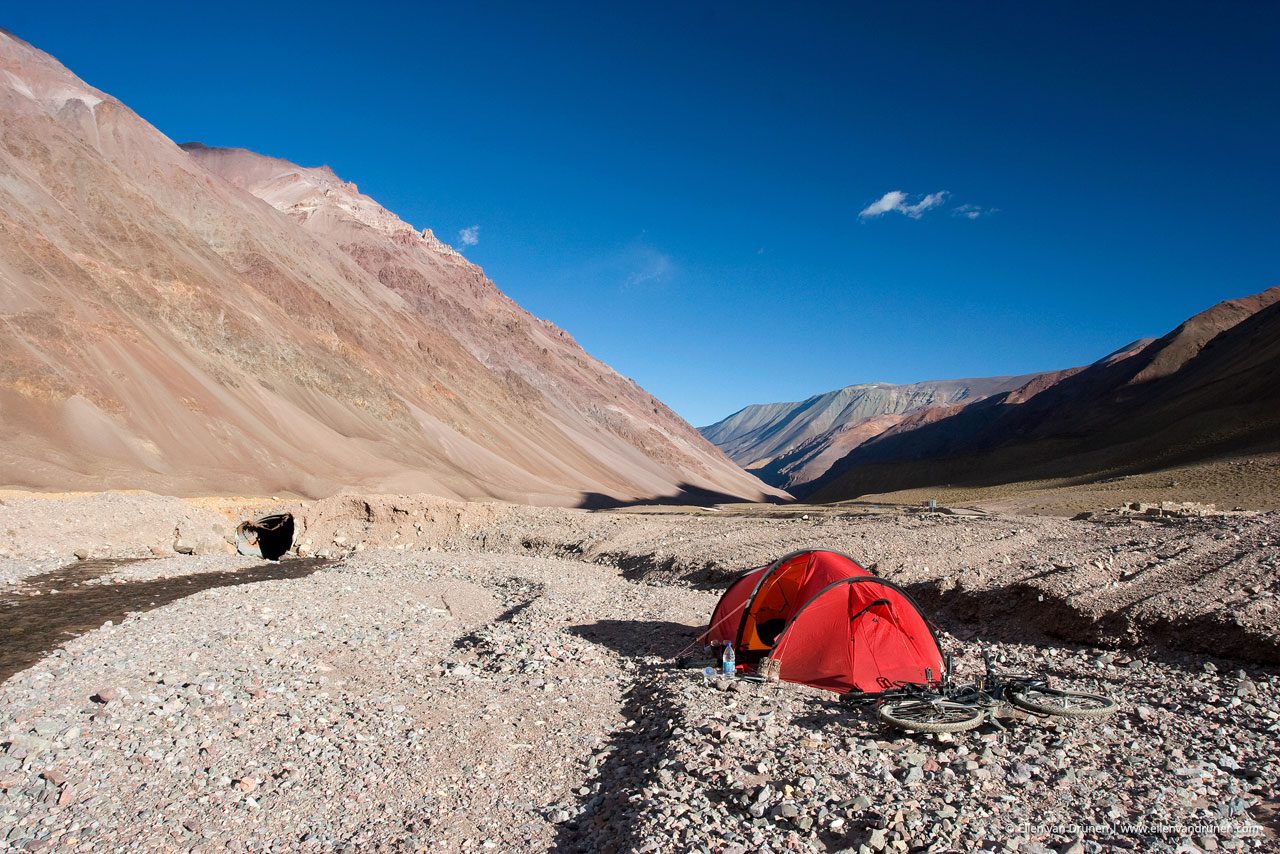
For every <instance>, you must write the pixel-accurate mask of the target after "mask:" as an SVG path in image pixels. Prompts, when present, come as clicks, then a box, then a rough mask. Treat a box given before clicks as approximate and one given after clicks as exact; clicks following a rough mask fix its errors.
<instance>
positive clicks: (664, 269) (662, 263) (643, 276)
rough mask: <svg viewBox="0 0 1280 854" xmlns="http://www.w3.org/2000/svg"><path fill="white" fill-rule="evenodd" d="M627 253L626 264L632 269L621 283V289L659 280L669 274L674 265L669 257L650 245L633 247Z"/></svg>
mask: <svg viewBox="0 0 1280 854" xmlns="http://www.w3.org/2000/svg"><path fill="white" fill-rule="evenodd" d="M628 255H629V256H630V257H629V259H628V261H627V266H629V267H631V268H632V269H631V271H630V272H629V273H628V274H627V277H626V279H625V280H624V281H623V283H622V287H623V289H626V288H634V287H636V286H638V285H644V284H647V283H649V282H661V281H662V280H663V279H665V278H666V277H667V276H668V275H670V273H671V271H672V268H673V267H674V265H673V264H672V263H671V258H670V257H668V256H667V255H666V254H665V253H663V252H659V251H658V250H656V249H654V248H652V247H650V246H638V247H634V248H633V249H632V250H631V251H630V252H628Z"/></svg>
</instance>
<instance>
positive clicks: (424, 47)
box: [0, 0, 1280, 425]
mask: <svg viewBox="0 0 1280 854" xmlns="http://www.w3.org/2000/svg"><path fill="white" fill-rule="evenodd" d="M41 6H43V8H41ZM605 6H609V7H612V8H607V9H606V8H603V7H605ZM107 8H109V9H110V13H109V14H107V13H106V12H104V10H105V9H107ZM3 18H4V19H3V20H2V21H0V25H3V26H5V27H7V28H9V29H11V30H13V31H14V32H15V33H17V34H18V35H20V36H22V37H24V38H26V39H28V40H29V41H31V42H33V43H34V44H35V45H36V46H38V47H40V48H42V49H44V50H47V51H49V52H50V53H53V54H54V55H55V56H57V57H58V58H59V59H60V60H62V61H63V62H64V63H65V64H67V65H68V66H69V67H70V68H71V69H72V70H73V71H75V72H76V73H77V74H79V75H80V76H81V77H83V78H84V79H85V80H87V81H88V82H90V83H91V84H93V85H95V86H97V87H98V88H101V89H104V90H106V91H108V92H110V93H111V94H113V95H115V96H116V97H118V98H120V99H121V100H123V101H124V102H125V103H127V104H129V105H130V106H131V107H133V108H134V109H135V110H137V111H138V112H139V113H140V114H141V115H142V116H143V117H145V118H146V119H148V120H149V121H151V122H152V123H153V124H155V125H156V126H157V127H159V128H160V130H162V131H163V132H165V133H166V134H168V135H169V136H170V137H172V138H173V139H175V140H177V141H187V140H199V141H202V142H205V143H208V144H212V145H237V146H244V147H246V148H251V149H254V150H257V151H261V152H263V153H268V154H273V155H277V156H281V157H285V158H288V159H290V160H294V161H297V162H300V163H303V164H307V165H315V164H320V163H327V164H329V165H331V166H332V167H333V168H334V169H335V170H336V171H337V172H338V174H340V175H342V176H343V177H344V178H347V179H348V180H352V181H355V182H356V183H357V184H359V186H360V188H361V189H362V190H363V191H364V192H366V193H368V194H370V195H371V196H373V197H374V198H375V199H377V200H378V201H380V202H382V203H383V204H385V205H386V206H387V207H389V208H391V209H392V210H394V211H395V212H396V213H398V214H400V215H401V216H402V217H404V218H405V219H407V220H408V221H410V222H411V223H413V224H415V225H418V226H429V227H431V228H432V229H434V230H435V231H436V232H437V234H439V235H440V236H441V237H442V238H443V239H445V240H448V241H450V242H452V243H454V244H455V245H457V246H459V248H461V249H463V250H464V251H465V252H466V254H467V255H468V257H470V258H471V259H473V260H474V261H476V262H477V263H479V264H481V265H482V266H483V267H484V269H485V271H486V272H487V273H488V274H489V276H490V277H491V278H492V279H494V281H495V282H497V284H498V285H499V286H500V287H501V288H503V289H504V290H505V291H506V292H507V293H509V294H510V295H511V296H512V297H514V298H515V299H516V300H518V301H519V302H520V303H522V304H523V305H524V306H525V307H526V308H528V309H529V310H530V311H532V312H534V313H535V314H537V315H539V316H542V317H546V318H549V319H550V320H552V321H554V322H556V323H558V324H559V325H561V326H563V327H564V328H566V329H567V330H568V331H569V332H570V333H572V334H573V335H574V336H575V337H576V338H577V339H578V340H579V341H580V342H581V343H582V344H583V346H585V347H586V348H587V349H588V350H589V351H590V352H591V353H592V354H594V355H595V356H597V357H599V358H601V359H603V360H604V361H606V362H608V363H609V364H611V365H613V366H614V367H615V368H616V369H617V370H619V371H620V372H621V373H623V374H626V375H627V376H630V377H633V378H635V379H636V380H637V381H638V382H640V383H641V384H642V385H644V386H645V387H646V388H648V389H649V390H650V391H652V392H653V393H655V394H656V395H658V396H659V397H660V398H662V399H663V400H664V401H666V402H667V403H668V404H670V405H671V406H672V407H673V408H674V409H676V410H677V411H678V412H679V413H681V414H682V415H684V416H685V417H686V418H688V419H689V420H690V421H692V422H693V423H695V424H698V425H702V424H706V423H709V422H711V421H714V420H716V419H718V418H720V417H723V416H724V415H727V414H729V413H730V412H732V411H734V410H736V409H738V408H740V407H742V406H744V405H746V404H748V403H753V402H764V401H772V400H795V399H801V398H804V397H806V396H808V395H810V394H814V393H818V392H822V391H826V390H829V389H831V388H835V387H838V386H842V385H847V384H850V383H854V382H865V381H871V380H883V381H888V382H911V381H916V380H922V379H936V378H950V377H962V376H983V375H992V374H1006V373H1007V374H1012V373H1023V372H1028V371H1035V370H1043V369H1051V368H1059V367H1065V366H1068V365H1073V364H1079V363H1083V362H1087V361H1091V360H1093V359H1095V358H1098V357H1100V356H1102V355H1104V354H1105V353H1107V352H1109V351H1111V350H1113V349H1115V348H1116V347H1118V346H1120V345H1122V344H1124V343H1126V342H1128V341H1130V340H1132V339H1134V338H1138V337H1141V336H1144V335H1153V334H1161V333H1163V332H1165V331H1167V330H1168V329H1169V328H1171V327H1173V326H1174V325H1176V324H1177V323H1178V322H1179V321H1181V320H1182V319H1183V318H1185V317H1186V316H1188V315H1190V314H1192V313H1194V312H1196V311H1198V310H1200V309H1203V308H1205V307H1207V306H1209V305H1211V304H1213V303H1215V302H1217V301H1219V300H1221V299H1225V298H1228V297H1232V296H1240V295H1244V294H1247V293H1252V292H1255V291H1259V290H1262V289H1264V288H1266V287H1269V286H1271V285H1275V284H1280V272H1278V268H1277V261H1278V260H1280V259H1278V257H1277V256H1278V255H1280V252H1278V251H1277V250H1278V248H1280V214H1278V213H1277V203H1278V201H1280V155H1278V154H1277V152H1280V144H1277V140H1278V139H1280V6H1278V5H1276V4H1272V3H1246V2H1241V3H1227V4H1203V3H1200V4H1192V3H1159V4H1154V3H1153V4H1145V5H1144V4H1113V3H1107V4H1103V3H1079V2H1071V3H1060V4H1058V3H1024V4H1012V3H1000V4H981V3H974V4H969V3H904V4H888V3H877V4H865V5H861V4H860V5H855V4H830V5H796V4H778V3H771V4H765V3H759V4H756V3H738V2H735V3H729V2H714V3H713V2H705V3H704V2H689V3H680V4H659V3H652V2H648V3H637V4H627V5H623V4H583V5H570V4H561V3H555V4H520V5H515V4H512V5H504V4H487V3H476V4H465V3H464V4H459V3H450V4H440V5H435V4H410V3H404V4H392V3H388V4H378V3H368V4H362V5H359V6H352V5H350V4H326V3H323V2H317V3H305V4H297V5H291V4H271V3H261V2H259V3H252V4H249V3H240V2H236V0H228V2H220V3H217V4H212V5H211V4H172V3H168V4H159V3H154V4H129V3H112V4H98V3H76V2H62V3H57V4H20V6H18V7H17V8H9V9H8V10H7V11H6V12H5V14H4V16H3ZM894 191H897V192H901V193H903V194H905V196H903V197H902V198H899V197H896V196H889V197H888V198H885V194H886V193H891V192H894ZM935 194H942V195H935ZM877 202H880V204H879V206H878V207H875V206H874V205H875V203H877ZM869 207H870V208H871V209H870V210H868V208H869ZM876 210H882V211H883V212H882V213H879V214H878V215H872V214H873V213H874V212H875V211H876ZM864 211H866V215H865V216H860V213H862V212H864ZM966 214H975V215H974V216H969V215H966ZM464 244H468V245H464Z"/></svg>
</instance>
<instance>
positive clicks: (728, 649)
mask: <svg viewBox="0 0 1280 854" xmlns="http://www.w3.org/2000/svg"><path fill="white" fill-rule="evenodd" d="M720 666H721V668H722V669H723V670H724V675H725V676H729V677H733V676H736V675H737V674H738V662H737V661H736V660H735V659H734V656H733V644H731V643H726V644H725V645H724V657H723V658H721V659H720Z"/></svg>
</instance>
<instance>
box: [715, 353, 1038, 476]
mask: <svg viewBox="0 0 1280 854" xmlns="http://www.w3.org/2000/svg"><path fill="white" fill-rule="evenodd" d="M1041 376H1044V375H1042V374H1027V375H1026V376H1020V377H983V378H979V379H963V380H931V381H926V382H919V383H912V384H910V385H894V384H892V383H861V384H858V385H851V386H845V387H844V388H838V389H836V390H834V391H829V392H825V393H823V394H817V395H814V396H813V397H810V398H807V399H805V400H802V401H799V402H796V403H757V404H752V405H751V406H747V407H744V408H743V409H740V410H738V411H737V412H735V413H733V414H732V415H730V416H728V417H727V418H724V419H722V420H720V421H717V422H716V423H715V424H712V425H710V426H707V427H701V428H699V431H700V432H701V433H702V435H704V436H706V437H707V438H708V439H710V440H711V441H712V442H714V443H715V444H716V445H717V446H718V447H719V448H721V449H722V450H723V451H724V452H725V453H726V454H728V455H729V458H730V459H732V460H733V461H734V462H736V463H738V464H739V465H741V466H742V467H743V468H745V469H747V470H748V471H750V472H752V473H753V474H755V475H757V476H758V477H760V479H761V480H763V481H765V482H766V483H771V484H773V485H774V486H777V487H779V488H781V489H793V488H797V487H801V486H802V485H803V484H805V483H808V482H809V481H812V480H814V479H815V478H817V477H819V476H821V475H822V474H823V473H824V472H826V470H827V469H828V468H830V466H831V464H832V463H834V462H836V461H837V460H839V459H840V458H841V457H843V456H845V455H846V454H848V453H849V452H850V451H851V450H852V449H853V448H855V447H857V446H858V445H860V444H862V443H863V442H865V441H867V440H868V439H871V438H873V437H875V436H878V435H880V433H882V432H884V431H885V430H888V429H890V428H892V427H894V426H895V425H897V424H898V423H899V422H901V421H902V420H903V419H906V418H909V417H912V415H913V414H919V413H924V412H930V411H933V410H935V409H938V408H946V407H951V406H955V405H959V404H961V403H969V402H973V401H975V400H981V399H982V398H985V397H988V396H990V395H992V394H998V393H1000V392H1005V391H1009V390H1010V389H1015V388H1019V387H1021V386H1023V385H1025V384H1026V383H1028V382H1030V381H1032V380H1033V379H1034V378H1038V377H1041Z"/></svg>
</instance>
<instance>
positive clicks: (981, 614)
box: [907, 580, 1280, 665]
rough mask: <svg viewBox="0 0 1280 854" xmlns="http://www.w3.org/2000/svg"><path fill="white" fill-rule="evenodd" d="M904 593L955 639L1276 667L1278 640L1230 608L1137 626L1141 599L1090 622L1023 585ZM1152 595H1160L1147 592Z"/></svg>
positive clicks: (932, 586) (915, 587)
mask: <svg viewBox="0 0 1280 854" xmlns="http://www.w3.org/2000/svg"><path fill="white" fill-rule="evenodd" d="M907 592H908V593H910V594H911V596H912V598H913V599H915V600H916V602H918V603H919V604H920V606H921V608H923V609H924V611H925V612H926V613H929V614H933V615H935V618H936V617H937V616H942V617H944V618H945V620H946V622H948V623H951V624H956V623H958V624H960V625H956V626H954V628H953V627H952V625H948V626H947V628H948V630H950V631H952V633H953V634H955V635H957V636H963V635H964V634H966V630H968V631H969V632H975V633H980V634H981V636H982V637H983V639H985V640H1001V641H1012V642H1014V643H1030V644H1045V643H1051V644H1059V643H1062V642H1064V641H1065V642H1067V643H1074V644H1084V645H1086V646H1091V647H1104V648H1108V649H1130V650H1132V649H1136V648H1138V647H1141V646H1144V645H1151V644H1156V645H1158V646H1160V647H1163V648H1165V649H1168V650H1170V651H1172V652H1174V653H1178V652H1182V653H1196V654H1205V655H1215V656H1219V657H1221V658H1235V659H1240V660H1242V661H1247V662H1253V663H1254V664H1255V665H1276V664H1280V641H1277V640H1276V638H1275V636H1274V635H1273V634H1265V633H1263V632H1260V631H1257V630H1251V629H1249V628H1248V627H1246V626H1243V625H1241V624H1240V623H1239V622H1238V621H1236V618H1235V615H1234V614H1233V613H1232V612H1231V611H1230V609H1221V610H1219V611H1215V612H1209V613H1205V614H1198V615H1196V616H1194V617H1190V618H1180V619H1177V620H1169V619H1156V620H1147V621H1145V622H1144V621H1143V619H1142V618H1141V617H1139V616H1135V614H1136V612H1137V611H1138V610H1139V608H1140V607H1141V606H1142V605H1143V604H1144V603H1145V601H1146V599H1142V600H1139V601H1137V602H1134V603H1131V604H1129V605H1126V606H1124V607H1122V608H1118V609H1116V610H1115V611H1112V612H1110V613H1107V614H1104V615H1102V616H1101V618H1095V617H1094V616H1093V615H1091V614H1089V613H1087V612H1086V611H1083V610H1081V609H1079V608H1077V607H1076V606H1075V605H1073V604H1072V603H1071V602H1068V601H1065V600H1063V599H1060V598H1057V597H1054V596H1048V595H1045V593H1044V591H1043V590H1041V589H1040V588H1038V587H1036V586H1035V585H1034V584H1028V583H1027V582H1026V581H1025V580H1023V581H1018V582H1015V583H1013V584H1010V585H1008V586H1005V587H1000V588H993V589H985V590H964V589H952V590H948V591H946V592H945V593H944V592H942V589H941V587H940V585H939V583H938V582H936V581H929V582H922V583H918V584H911V585H908V587H907ZM1159 592H1162V591H1158V592H1157V593H1153V594H1152V595H1153V596H1154V595H1158V594H1159ZM1148 598H1149V597H1148Z"/></svg>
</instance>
